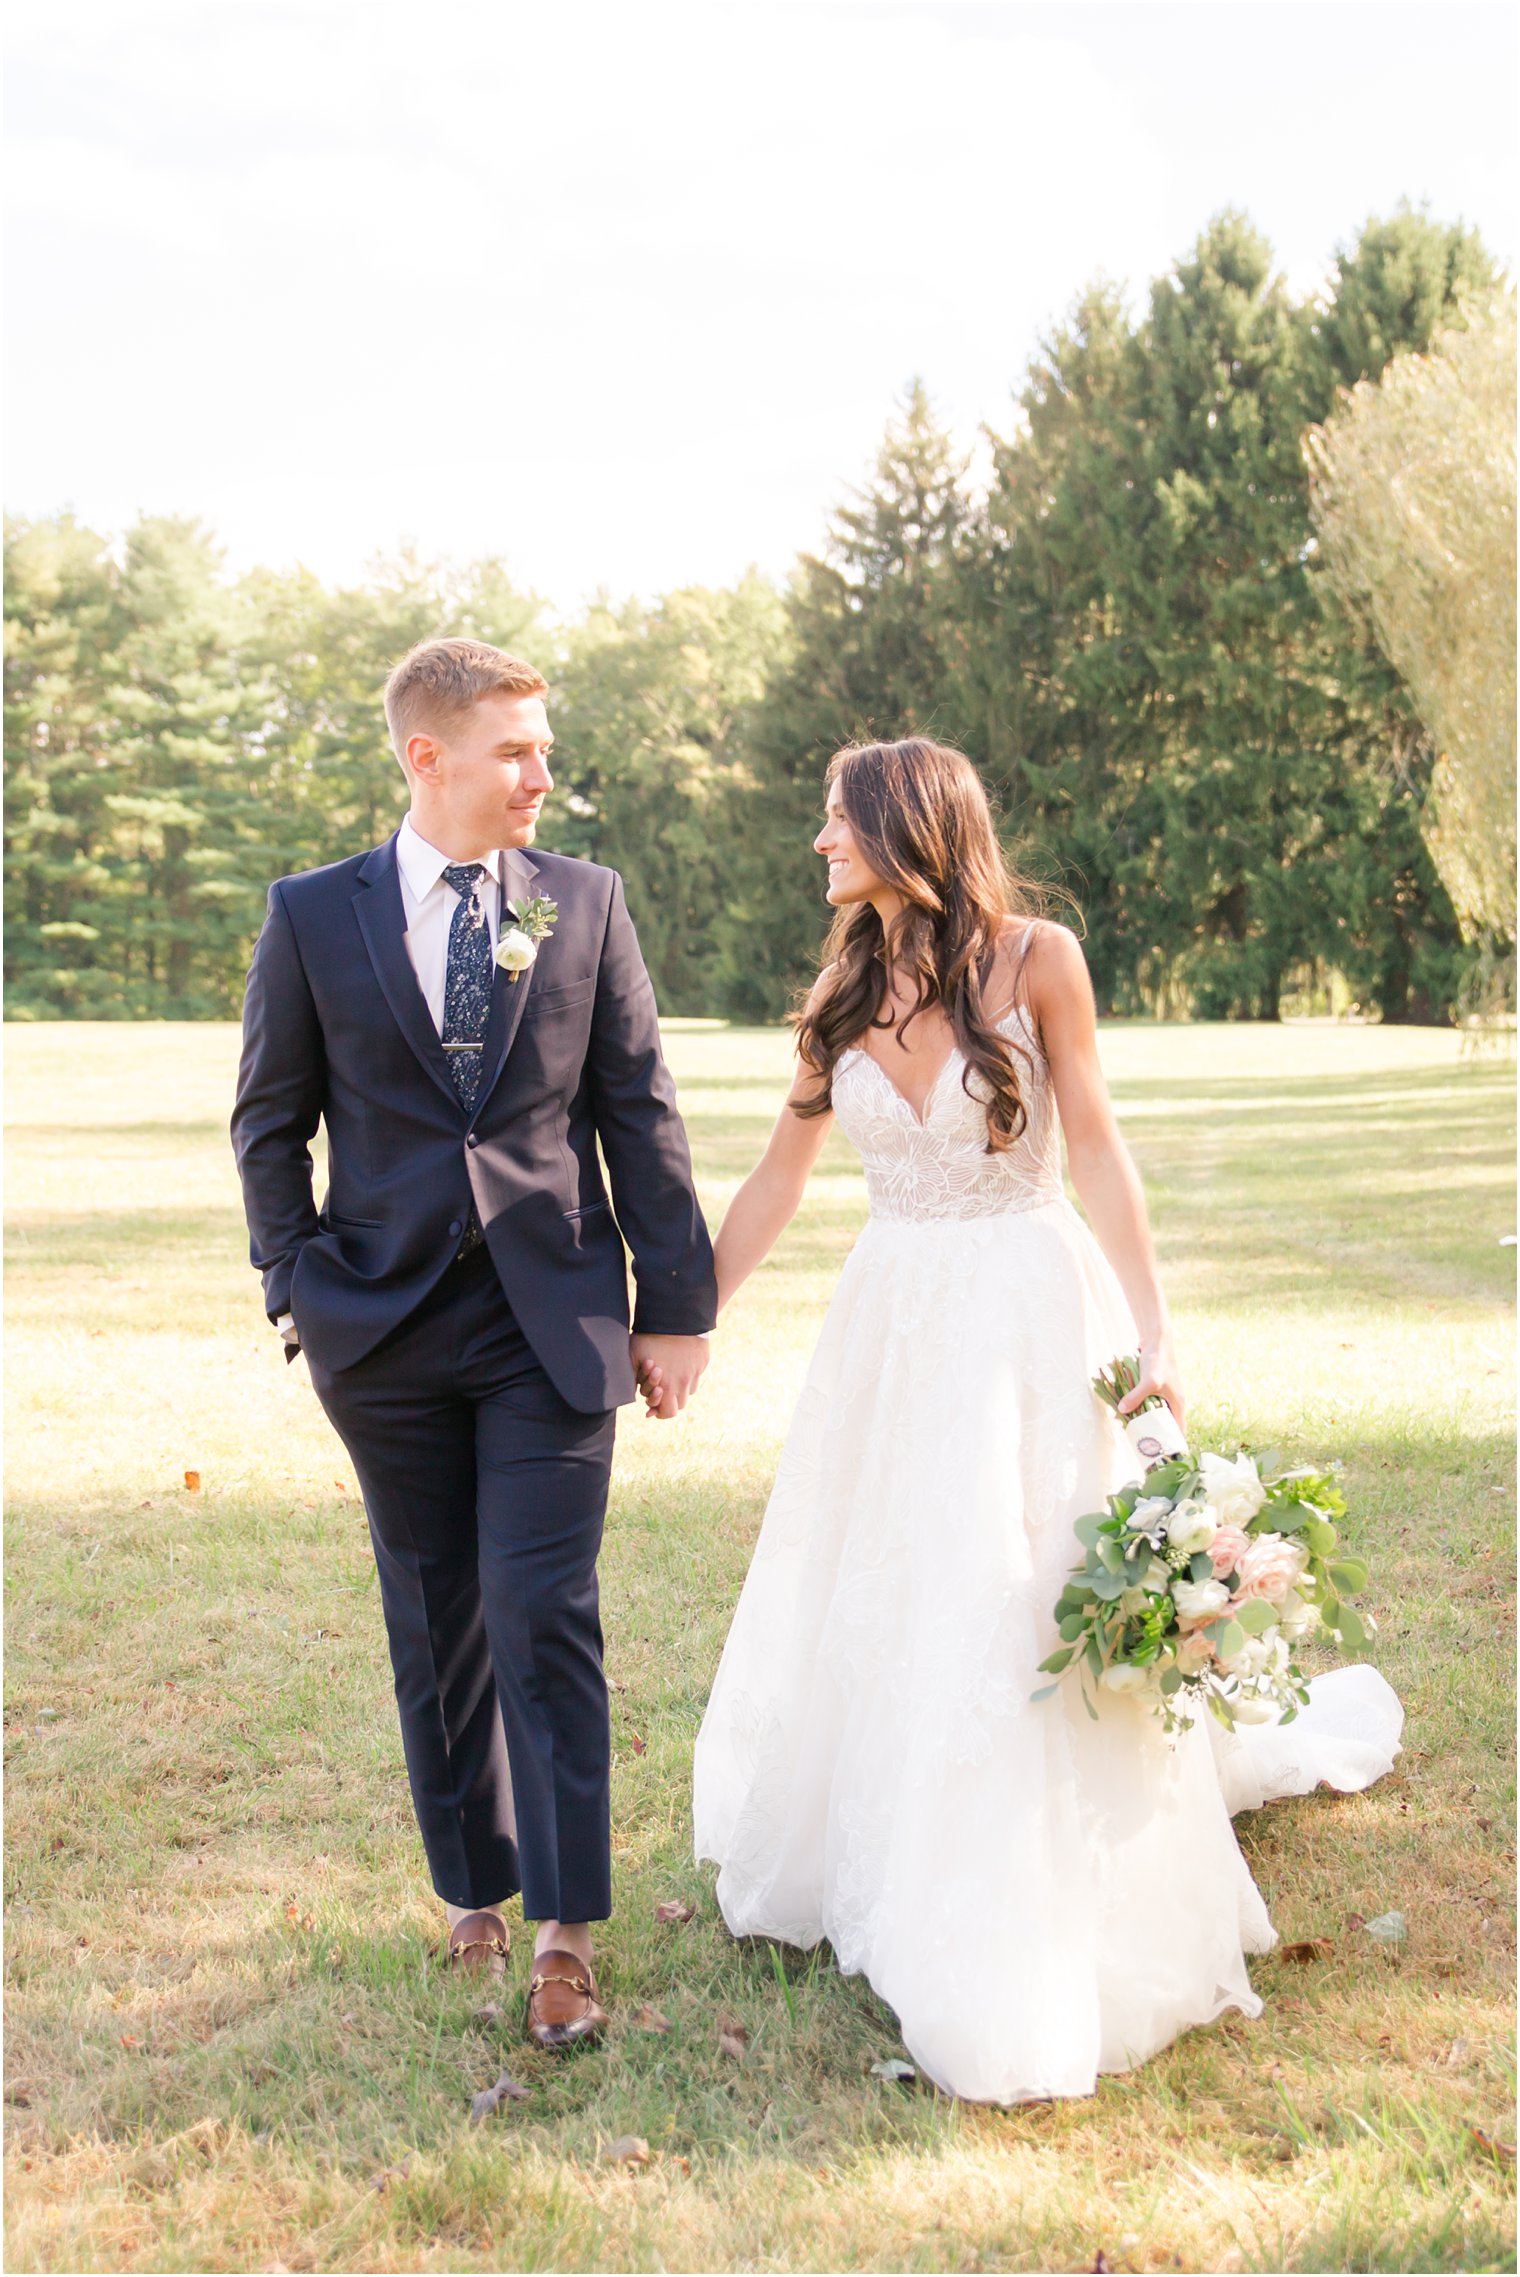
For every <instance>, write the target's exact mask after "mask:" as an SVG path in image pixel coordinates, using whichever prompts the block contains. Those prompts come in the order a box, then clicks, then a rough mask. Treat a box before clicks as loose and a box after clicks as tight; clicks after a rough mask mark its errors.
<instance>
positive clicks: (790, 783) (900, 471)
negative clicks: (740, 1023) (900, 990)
mask: <svg viewBox="0 0 1520 2277" xmlns="http://www.w3.org/2000/svg"><path fill="white" fill-rule="evenodd" d="M964 473H965V468H964V465H963V463H962V461H961V460H960V459H959V458H957V456H956V454H955V452H954V450H953V449H952V447H951V444H950V440H949V437H948V436H947V435H946V434H945V433H944V431H943V430H942V429H941V428H940V427H939V426H938V425H937V423H936V421H935V418H934V415H933V412H932V409H931V407H930V404H929V399H928V397H927V395H926V394H925V392H924V389H923V387H922V386H921V385H920V384H918V383H917V382H915V383H914V385H913V386H912V387H911V388H910V389H909V391H908V394H907V397H906V399H905V401H904V403H903V405H902V406H901V408H900V412H899V414H898V416H897V417H896V418H894V419H893V421H892V422H891V424H890V425H889V427H888V430H887V434H886V438H885V440H884V441H883V443H882V447H881V450H880V452H879V453H878V455H877V460H876V466H875V471H874V474H873V476H872V479H871V481H870V483H869V484H868V485H867V487H866V488H865V490H864V491H862V492H861V493H860V494H859V496H858V497H856V498H855V500H854V501H853V503H852V504H850V505H848V506H844V507H841V508H840V509H839V511H838V512H837V513H836V514H835V516H834V519H833V523H832V526H831V529H830V533H829V539H828V543H827V545H826V547H825V549H824V552H823V553H822V555H820V556H818V557H814V556H812V555H807V556H804V558H803V559H802V560H801V561H800V562H799V563H798V564H797V568H796V572H795V574H794V576H793V579H792V583H791V588H790V590H789V592H788V594H787V598H786V621H785V632H784V636H783V641H782V657H781V661H780V663H779V666H778V667H777V668H776V669H775V670H773V671H772V672H771V674H770V676H769V678H768V680H767V682H766V685H765V689H764V700H763V702H761V703H759V704H757V705H756V706H754V707H753V709H752V710H751V712H750V714H749V717H748V720H747V723H746V731H745V732H744V733H743V734H742V737H741V741H740V752H741V757H742V765H741V767H740V769H739V770H738V771H737V772H736V774H735V776H734V778H733V780H732V784H731V791H730V796H729V798H728V800H727V802H726V806H725V814H724V821H725V846H726V849H727V855H728V860H727V862H726V864H725V867H726V869H727V870H728V872H729V874H728V876H727V878H726V881H725V884H726V891H725V894H724V906H723V912H722V917H721V920H720V924H719V929H718V930H719V937H720V942H721V947H722V963H721V991H722V993H721V998H720V1001H721V1003H722V1006H723V1009H725V1010H726V1011H728V1012H730V1013H731V1015H732V1016H733V1017H735V1018H739V1019H775V1018H777V1017H778V1016H779V1015H780V1013H781V1012H782V1011H783V1010H784V1008H785V1005H786V1001H787V997H788V995H789V993H790V991H791V990H792V989H793V988H794V987H796V986H797V985H799V984H800V983H802V982H805V981H807V980H809V979H810V978H811V977H812V975H813V974H814V972H816V970H817V950H818V944H819V942H820V941H821V939H822V937H823V933H824V929H825V926H826V923H827V911H826V907H825V904H824V899H823V875H822V865H821V864H820V862H819V860H818V857H817V855H816V854H814V853H813V851H812V842H813V839H814V838H815V837H816V836H817V834H818V831H819V829H820V828H821V826H822V822H823V776H824V770H825V768H826V767H827V765H828V762H829V759H830V758H831V756H832V755H833V753H834V752H835V751H837V750H838V749H839V747H840V746H841V744H845V743H849V742H855V741H862V740H865V739H868V738H870V737H873V736H880V737H896V736H902V735H911V734H914V733H926V734H939V735H942V736H945V737H947V738H950V739H952V740H954V739H956V738H957V737H958V735H959V734H960V732H961V715H960V713H959V712H958V710H957V707H956V690H957V671H958V666H959V662H960V652H961V635H960V632H959V629H958V625H957V615H956V611H957V599H956V591H955V587H954V584H953V579H952V575H951V569H952V563H953V560H954V554H955V548H956V545H957V542H958V540H959V537H960V534H961V532H962V530H963V529H964V527H965V525H966V520H967V515H968V511H969V509H968V505H967V501H966V497H965V494H964V491H963V489H962V481H963V477H964ZM710 1001H711V1000H710Z"/></svg>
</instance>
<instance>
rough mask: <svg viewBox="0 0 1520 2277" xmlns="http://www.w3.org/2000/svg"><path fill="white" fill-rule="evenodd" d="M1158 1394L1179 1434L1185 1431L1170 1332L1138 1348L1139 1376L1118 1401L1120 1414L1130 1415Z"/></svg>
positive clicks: (1178, 1375) (1178, 1379) (1182, 1400)
mask: <svg viewBox="0 0 1520 2277" xmlns="http://www.w3.org/2000/svg"><path fill="white" fill-rule="evenodd" d="M1153 1393H1159V1394H1160V1396H1161V1397H1162V1399H1164V1400H1165V1401H1166V1404H1167V1406H1168V1407H1169V1408H1170V1409H1171V1411H1172V1413H1173V1415H1174V1416H1175V1417H1176V1418H1177V1428H1178V1430H1179V1431H1182V1430H1185V1429H1186V1428H1187V1417H1186V1415H1185V1413H1184V1407H1185V1404H1186V1403H1185V1402H1184V1399H1183V1396H1182V1370H1181V1369H1180V1368H1179V1367H1178V1365H1177V1352H1176V1348H1175V1346H1174V1345H1173V1343H1172V1332H1171V1330H1170V1329H1166V1330H1165V1331H1163V1333H1162V1334H1161V1335H1160V1336H1157V1337H1153V1338H1151V1340H1150V1341H1149V1342H1148V1343H1144V1344H1142V1345H1141V1347H1140V1375H1139V1379H1138V1381H1137V1382H1136V1384H1135V1388H1134V1390H1133V1391H1132V1392H1126V1393H1125V1395H1124V1397H1123V1399H1121V1400H1120V1402H1119V1409H1118V1412H1119V1413H1120V1415H1133V1414H1134V1412H1135V1410H1136V1408H1137V1407H1139V1406H1140V1404H1141V1402H1142V1401H1144V1400H1147V1399H1149V1398H1150V1397H1151V1396H1152V1394H1153Z"/></svg>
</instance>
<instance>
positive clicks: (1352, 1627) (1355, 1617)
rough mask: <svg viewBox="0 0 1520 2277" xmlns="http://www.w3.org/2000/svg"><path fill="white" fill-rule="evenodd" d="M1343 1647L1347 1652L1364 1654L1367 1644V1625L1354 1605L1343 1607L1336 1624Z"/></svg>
mask: <svg viewBox="0 0 1520 2277" xmlns="http://www.w3.org/2000/svg"><path fill="white" fill-rule="evenodd" d="M1335 1625H1336V1629H1337V1631H1338V1632H1339V1635H1340V1640H1341V1643H1342V1645H1343V1646H1344V1647H1345V1649H1346V1651H1347V1652H1362V1651H1364V1650H1365V1648H1366V1644H1367V1630H1366V1625H1365V1624H1364V1622H1363V1620H1362V1616H1361V1614H1360V1613H1359V1612H1358V1611H1357V1610H1356V1607H1355V1606H1354V1605H1343V1606H1342V1607H1341V1608H1340V1618H1339V1619H1338V1620H1337V1622H1336V1624H1335Z"/></svg>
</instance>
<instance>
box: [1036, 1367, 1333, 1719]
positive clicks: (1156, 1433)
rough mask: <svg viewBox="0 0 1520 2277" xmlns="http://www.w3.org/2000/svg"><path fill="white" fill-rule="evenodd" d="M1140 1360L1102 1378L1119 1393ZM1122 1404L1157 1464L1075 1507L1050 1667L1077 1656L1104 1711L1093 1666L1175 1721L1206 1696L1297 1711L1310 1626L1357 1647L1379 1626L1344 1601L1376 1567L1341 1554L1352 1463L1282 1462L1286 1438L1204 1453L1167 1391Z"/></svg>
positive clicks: (1255, 1709)
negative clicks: (1071, 1561) (1074, 1558)
mask: <svg viewBox="0 0 1520 2277" xmlns="http://www.w3.org/2000/svg"><path fill="white" fill-rule="evenodd" d="M1138 1372H1139V1362H1138V1359H1135V1358H1130V1359H1127V1360H1115V1361H1113V1362H1112V1363H1111V1364H1110V1366H1109V1367H1108V1368H1106V1369H1105V1370H1104V1371H1103V1373H1102V1374H1101V1375H1099V1376H1097V1377H1095V1378H1094V1380H1093V1389H1094V1390H1095V1391H1096V1392H1097V1394H1098V1396H1099V1398H1100V1399H1102V1400H1103V1401H1104V1403H1105V1404H1106V1405H1107V1406H1109V1407H1111V1408H1117V1406H1118V1404H1119V1401H1120V1400H1121V1399H1123V1398H1124V1397H1125V1395H1126V1393H1128V1392H1129V1391H1131V1390H1133V1388H1134V1385H1135V1383H1136V1381H1137V1380H1138ZM1123 1420H1124V1424H1125V1429H1126V1432H1127V1435H1128V1436H1129V1439H1130V1441H1131V1444H1132V1445H1133V1446H1134V1447H1135V1448H1136V1449H1137V1451H1138V1452H1139V1453H1140V1454H1141V1456H1142V1458H1143V1459H1144V1460H1145V1462H1146V1464H1147V1466H1148V1468H1147V1471H1146V1476H1145V1478H1144V1480H1143V1481H1142V1483H1141V1484H1139V1485H1138V1486H1125V1487H1121V1488H1120V1489H1119V1492H1118V1493H1117V1494H1111V1495H1110V1496H1109V1498H1108V1503H1107V1506H1106V1508H1104V1509H1102V1510H1095V1511H1092V1512H1090V1513H1089V1514H1088V1515H1087V1516H1086V1517H1083V1518H1079V1519H1078V1520H1077V1524H1076V1534H1077V1539H1078V1541H1079V1542H1080V1543H1081V1544H1082V1547H1083V1549H1084V1551H1085V1552H1086V1556H1085V1559H1084V1561H1083V1563H1082V1564H1081V1565H1080V1566H1079V1567H1078V1568H1077V1569H1076V1570H1075V1572H1074V1573H1073V1574H1072V1576H1071V1579H1070V1580H1069V1581H1068V1582H1067V1584H1066V1587H1065V1588H1064V1589H1063V1590H1062V1592H1061V1595H1060V1599H1059V1601H1058V1602H1057V1605H1056V1620H1057V1622H1058V1624H1059V1627H1060V1633H1061V1644H1060V1648H1059V1650H1057V1651H1056V1652H1053V1653H1052V1654H1051V1655H1050V1657H1049V1659H1048V1660H1042V1661H1041V1663H1040V1667H1041V1670H1042V1671H1043V1672H1044V1673H1046V1674H1048V1675H1049V1676H1051V1677H1052V1678H1054V1679H1057V1680H1059V1678H1060V1677H1061V1676H1062V1675H1063V1674H1064V1673H1065V1672H1066V1671H1067V1670H1068V1669H1072V1670H1074V1671H1075V1672H1076V1673H1077V1675H1078V1677H1079V1679H1080V1680H1081V1683H1082V1697H1083V1700H1084V1702H1085V1703H1086V1707H1087V1712H1088V1714H1089V1715H1092V1716H1096V1714H1097V1710H1096V1709H1095V1708H1094V1706H1093V1703H1092V1701H1091V1699H1090V1698H1089V1697H1088V1691H1087V1678H1088V1677H1091V1679H1092V1681H1093V1683H1094V1685H1095V1686H1098V1687H1100V1688H1101V1689H1103V1690H1106V1691H1111V1692H1132V1693H1134V1694H1136V1695H1138V1696H1139V1697H1140V1698H1142V1699H1144V1700H1145V1701H1146V1702H1147V1703H1148V1704H1149V1705H1150V1706H1152V1707H1153V1708H1154V1709H1155V1710H1156V1712H1157V1713H1158V1714H1159V1715H1160V1716H1161V1718H1162V1720H1163V1722H1164V1723H1165V1725H1166V1728H1167V1729H1168V1731H1173V1730H1176V1729H1178V1728H1179V1727H1181V1726H1183V1725H1187V1724H1190V1723H1191V1722H1192V1720H1193V1711H1194V1710H1195V1708H1197V1707H1199V1706H1201V1705H1206V1706H1207V1707H1208V1708H1209V1709H1210V1711H1211V1712H1212V1713H1213V1714H1214V1715H1216V1716H1217V1717H1218V1718H1219V1721H1220V1722H1221V1723H1222V1724H1224V1725H1225V1726H1226V1727H1227V1728H1228V1729H1231V1730H1233V1728H1234V1726H1235V1725H1236V1724H1237V1723H1243V1724H1244V1723H1252V1724H1261V1723H1287V1722H1289V1721H1290V1720H1291V1719H1292V1717H1294V1716H1295V1715H1296V1714H1297V1713H1298V1709H1299V1705H1300V1703H1301V1702H1303V1701H1305V1700H1307V1699H1308V1696H1309V1694H1308V1687H1307V1685H1306V1683H1305V1680H1304V1676H1303V1672H1302V1671H1301V1669H1300V1668H1299V1666H1298V1664H1297V1661H1296V1660H1295V1658H1294V1651H1295V1647H1296V1646H1297V1645H1298V1644H1299V1642H1300V1641H1301V1640H1302V1639H1303V1638H1304V1637H1305V1636H1307V1635H1309V1634H1310V1633H1311V1632H1318V1633H1320V1634H1328V1635H1330V1636H1332V1637H1334V1638H1335V1639H1336V1640H1337V1642H1338V1643H1340V1644H1341V1645H1343V1646H1344V1647H1346V1649H1348V1650H1349V1651H1353V1652H1354V1651H1356V1650H1357V1649H1358V1648H1359V1647H1360V1646H1362V1645H1365V1644H1366V1642H1367V1641H1368V1637H1369V1635H1370V1632H1371V1630H1372V1627H1373V1622H1372V1618H1371V1615H1370V1614H1368V1615H1365V1616H1364V1615H1360V1614H1358V1613H1357V1612H1356V1610H1355V1609H1354V1607H1352V1606H1350V1605H1348V1604H1347V1603H1346V1599H1347V1598H1348V1597H1353V1596H1355V1595H1356V1593H1357V1592H1358V1591H1359V1590H1361V1589H1365V1588H1366V1586H1367V1569H1366V1567H1365V1566H1364V1565H1363V1564H1362V1563H1361V1561H1360V1559H1357V1558H1350V1557H1344V1556H1337V1555H1336V1546H1337V1536H1336V1531H1335V1524H1334V1521H1335V1520H1336V1519H1337V1518H1342V1517H1344V1516H1345V1512H1346V1503H1345V1498H1344V1496H1343V1495H1342V1494H1341V1491H1340V1488H1339V1487H1338V1486H1337V1485H1336V1483H1335V1477H1334V1472H1335V1471H1336V1470H1338V1469H1339V1467H1340V1466H1339V1465H1338V1464H1332V1465H1331V1466H1330V1468H1329V1469H1328V1470H1324V1471H1320V1470H1315V1469H1312V1468H1307V1467H1304V1466H1299V1467H1298V1468H1295V1469H1283V1468H1282V1467H1280V1463H1279V1458H1278V1456H1277V1454H1276V1452H1275V1451H1272V1450H1267V1451H1264V1452H1262V1453H1254V1452H1252V1450H1251V1449H1249V1448H1244V1447H1243V1448H1242V1449H1241V1450H1240V1452H1239V1453H1238V1454H1237V1455H1235V1456H1232V1457H1229V1456H1224V1455H1217V1454H1204V1455H1200V1456H1198V1457H1197V1459H1196V1460H1195V1459H1194V1457H1193V1456H1192V1455H1191V1454H1190V1453H1189V1452H1188V1449H1187V1445H1186V1443H1185V1441H1184V1439H1183V1436H1182V1433H1181V1431H1180V1430H1179V1429H1178V1426H1177V1422H1176V1419H1175V1418H1174V1416H1173V1415H1172V1412H1171V1409H1170V1408H1169V1407H1167V1406H1166V1403H1165V1402H1164V1401H1163V1400H1160V1399H1155V1398H1153V1399H1150V1400H1147V1401H1146V1402H1145V1404H1144V1405H1143V1406H1142V1407H1141V1408H1140V1409H1139V1410H1138V1411H1137V1412H1136V1413H1135V1414H1134V1415H1130V1416H1127V1417H1125V1418H1124V1419H1123ZM1055 1689H1056V1684H1055V1683H1054V1682H1052V1683H1050V1684H1046V1685H1044V1686H1042V1687H1041V1689H1040V1690H1039V1691H1038V1692H1036V1693H1035V1695H1034V1697H1035V1699H1037V1700H1043V1699H1047V1698H1048V1697H1049V1695H1050V1694H1051V1693H1052V1692H1053V1691H1054V1690H1055Z"/></svg>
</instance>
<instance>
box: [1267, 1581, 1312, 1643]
mask: <svg viewBox="0 0 1520 2277" xmlns="http://www.w3.org/2000/svg"><path fill="white" fill-rule="evenodd" d="M1318 1617H1319V1616H1318V1614H1317V1613H1316V1612H1315V1609H1314V1607H1313V1606H1312V1605H1306V1604H1305V1603H1304V1600H1303V1599H1302V1597H1300V1596H1299V1594H1298V1591H1297V1590H1296V1589H1290V1590H1289V1591H1288V1593H1287V1595H1286V1597H1283V1598H1280V1599H1279V1600H1278V1606H1277V1622H1278V1626H1279V1628H1280V1629H1281V1630H1282V1633H1283V1635H1284V1636H1285V1637H1286V1638H1287V1639H1288V1640H1289V1642H1290V1643H1292V1642H1293V1641H1294V1640H1295V1639H1297V1638H1298V1637H1301V1636H1302V1635H1303V1633H1304V1631H1305V1630H1306V1629H1311V1628H1312V1627H1313V1626H1314V1623H1315V1621H1316V1620H1317V1619H1318Z"/></svg>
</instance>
